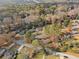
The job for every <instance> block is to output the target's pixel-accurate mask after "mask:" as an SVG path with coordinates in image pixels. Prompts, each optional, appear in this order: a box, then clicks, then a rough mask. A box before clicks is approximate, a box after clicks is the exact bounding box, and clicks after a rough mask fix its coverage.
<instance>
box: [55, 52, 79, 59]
mask: <svg viewBox="0 0 79 59" xmlns="http://www.w3.org/2000/svg"><path fill="white" fill-rule="evenodd" d="M56 55H60V56H67V57H68V58H69V59H79V58H78V57H75V56H72V55H69V54H65V53H60V52H56Z"/></svg>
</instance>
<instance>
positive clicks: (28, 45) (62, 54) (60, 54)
mask: <svg viewBox="0 0 79 59" xmlns="http://www.w3.org/2000/svg"><path fill="white" fill-rule="evenodd" d="M25 46H26V47H28V48H33V47H34V46H32V45H31V44H23V45H21V46H20V48H19V49H18V52H20V51H21V49H22V48H23V47H25ZM37 49H41V48H40V47H38V48H37ZM56 55H59V56H63V57H64V56H67V57H68V58H69V59H79V58H78V57H75V56H73V55H69V54H65V53H61V52H56Z"/></svg>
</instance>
